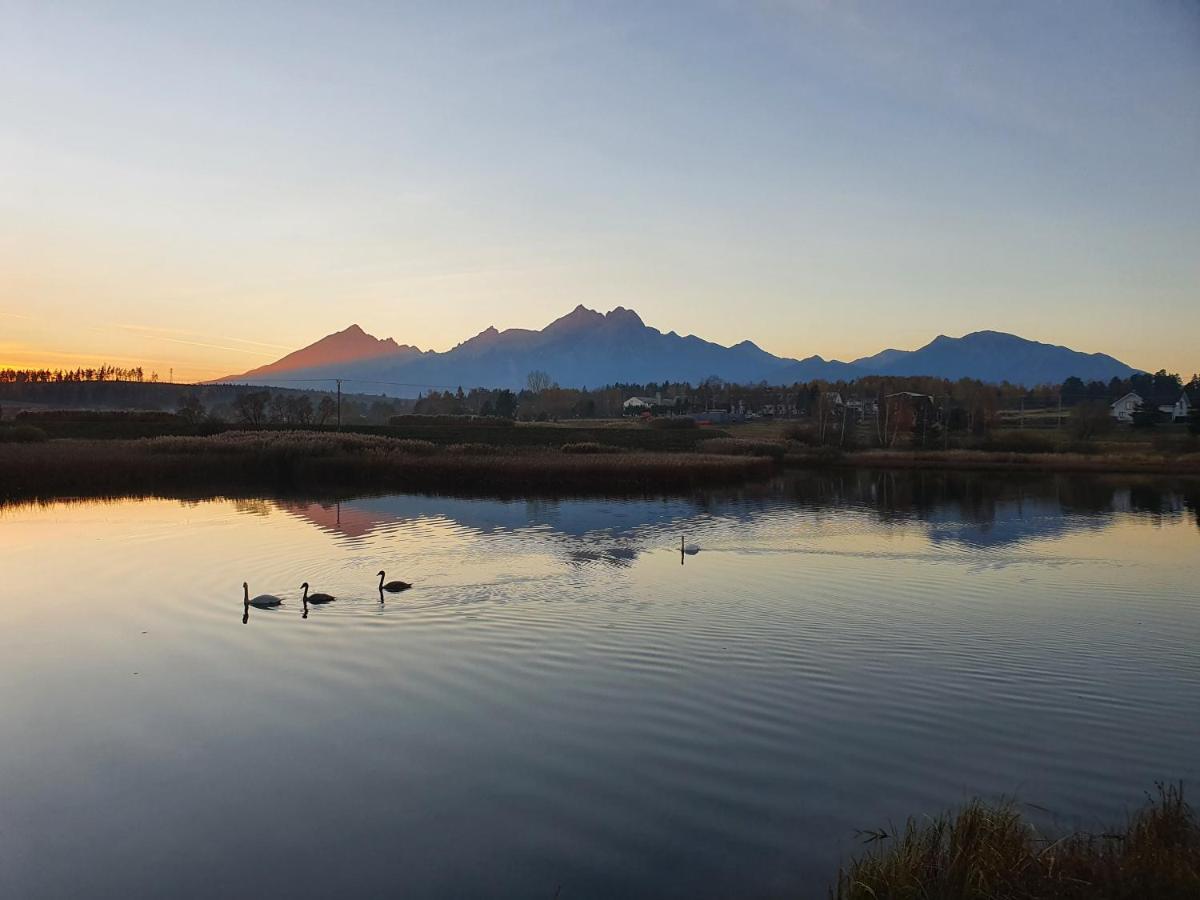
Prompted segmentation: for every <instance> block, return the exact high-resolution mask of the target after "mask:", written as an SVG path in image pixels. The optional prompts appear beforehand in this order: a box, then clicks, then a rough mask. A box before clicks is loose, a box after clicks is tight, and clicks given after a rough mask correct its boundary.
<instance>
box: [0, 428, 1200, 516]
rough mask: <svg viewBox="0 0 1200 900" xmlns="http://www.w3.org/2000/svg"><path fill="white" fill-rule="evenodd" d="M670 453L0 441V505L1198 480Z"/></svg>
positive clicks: (925, 457)
mask: <svg viewBox="0 0 1200 900" xmlns="http://www.w3.org/2000/svg"><path fill="white" fill-rule="evenodd" d="M515 430H517V431H519V430H520V429H515ZM614 431H615V429H614ZM630 431H632V430H630ZM569 434H570V436H573V437H574V436H578V435H577V434H575V433H573V432H569ZM639 436H640V435H639ZM522 437H524V436H523V435H522ZM672 437H673V436H672ZM668 447H669V448H670V449H668ZM674 447H675V445H674V444H673V443H671V444H667V445H666V446H665V447H664V448H663V449H658V450H643V449H639V448H635V447H628V446H620V445H619V444H617V443H615V442H613V443H601V442H596V441H569V442H566V443H562V444H559V445H553V446H547V445H530V444H524V443H515V442H514V443H510V444H508V445H497V444H491V443H484V442H480V441H471V442H463V443H449V444H448V443H438V442H433V441H428V440H423V439H413V438H394V437H387V436H380V435H368V434H356V433H337V432H329V431H299V430H297V431H270V430H262V431H227V432H223V433H221V434H216V435H208V436H160V437H153V438H142V439H137V440H81V439H58V440H38V441H30V442H21V441H6V442H0V497H3V498H6V499H30V498H34V499H36V498H41V497H47V498H49V497H68V496H79V497H95V496H113V495H138V494H155V493H180V492H188V491H193V492H216V493H222V492H235V491H254V490H267V491H271V492H275V493H289V492H292V493H294V492H309V493H312V492H318V493H320V492H337V491H426V492H438V493H456V494H466V493H471V494H480V495H488V496H519V495H522V494H543V495H546V494H549V495H555V494H557V495H580V496H583V495H589V494H590V495H596V494H606V495H643V496H644V495H659V494H664V493H682V492H688V491H692V490H696V489H699V488H704V487H711V486H719V485H728V484H735V483H741V482H748V481H753V480H762V479H766V478H769V477H771V476H772V475H773V474H775V473H777V472H780V471H782V470H783V469H789V468H790V469H822V468H824V469H876V470H897V469H912V470H928V471H980V472H986V471H1012V472H1024V473H1030V474H1056V473H1063V474H1071V473H1079V474H1094V475H1095V474H1150V475H1174V476H1188V477H1190V476H1197V477H1200V453H1182V454H1181V453H1165V452H1163V453H1152V452H1144V451H1142V452H1125V453H1121V452H1105V453H1096V454H1083V453H1019V452H995V451H982V450H930V451H913V450H860V451H853V452H846V453H842V452H839V451H837V450H834V449H832V448H827V447H823V448H822V447H818V448H805V447H802V446H798V445H796V444H794V443H793V444H788V443H785V442H781V441H767V440H747V439H739V438H728V437H709V438H707V439H706V440H702V441H695V442H694V443H693V444H692V448H691V449H690V450H679V449H675V448H674Z"/></svg>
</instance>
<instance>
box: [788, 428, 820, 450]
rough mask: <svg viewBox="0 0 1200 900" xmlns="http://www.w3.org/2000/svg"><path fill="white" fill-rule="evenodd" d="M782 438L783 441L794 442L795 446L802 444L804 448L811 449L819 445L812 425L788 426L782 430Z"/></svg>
mask: <svg viewBox="0 0 1200 900" xmlns="http://www.w3.org/2000/svg"><path fill="white" fill-rule="evenodd" d="M783 437H784V439H785V440H789V441H795V442H796V443H797V444H803V445H804V446H806V447H812V446H815V445H816V444H819V443H820V441H819V440H817V430H816V428H814V427H813V426H812V425H789V426H788V427H787V428H785V429H783Z"/></svg>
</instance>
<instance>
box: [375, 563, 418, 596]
mask: <svg viewBox="0 0 1200 900" xmlns="http://www.w3.org/2000/svg"><path fill="white" fill-rule="evenodd" d="M410 587H412V585H411V584H409V583H408V582H407V581H389V582H388V583H387V584H384V583H383V570H382V569H381V570H380V571H379V592H380V593H381V594H382V593H383V592H384V591H388V592H389V593H392V594H398V593H399V592H400V591H407V590H408V589H409V588H410Z"/></svg>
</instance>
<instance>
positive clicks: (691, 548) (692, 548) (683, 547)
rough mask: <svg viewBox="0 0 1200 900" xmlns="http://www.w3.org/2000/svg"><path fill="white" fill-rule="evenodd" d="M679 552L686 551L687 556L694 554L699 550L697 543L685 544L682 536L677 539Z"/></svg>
mask: <svg viewBox="0 0 1200 900" xmlns="http://www.w3.org/2000/svg"><path fill="white" fill-rule="evenodd" d="M679 552H680V553H686V554H687V555H688V556H695V555H696V554H697V553H699V552H700V545H699V544H685V543H684V542H683V538H680V539H679Z"/></svg>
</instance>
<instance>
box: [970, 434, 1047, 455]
mask: <svg viewBox="0 0 1200 900" xmlns="http://www.w3.org/2000/svg"><path fill="white" fill-rule="evenodd" d="M979 449H981V450H994V451H999V452H1002V453H1053V452H1054V451H1055V449H1056V448H1055V446H1054V441H1053V440H1051V439H1050V438H1049V437H1047V436H1046V435H1044V434H1038V433H1037V432H1036V431H993V432H992V433H991V436H989V437H988V438H987V439H986V440H984V441H981V442H980V444H979Z"/></svg>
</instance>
